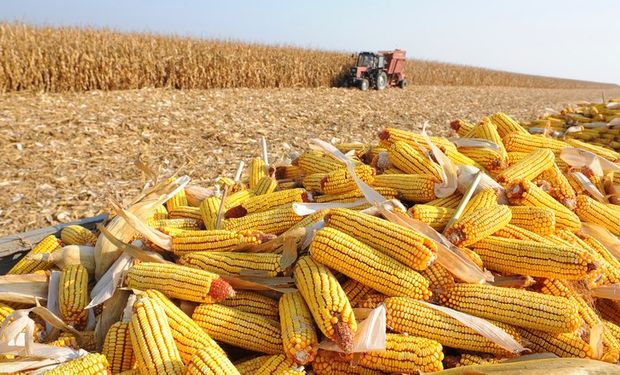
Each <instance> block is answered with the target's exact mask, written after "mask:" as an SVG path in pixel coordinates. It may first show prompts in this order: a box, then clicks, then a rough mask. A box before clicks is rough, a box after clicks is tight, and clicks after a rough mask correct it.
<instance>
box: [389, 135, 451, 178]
mask: <svg viewBox="0 0 620 375" xmlns="http://www.w3.org/2000/svg"><path fill="white" fill-rule="evenodd" d="M388 157H389V160H390V162H391V163H392V164H393V165H394V166H395V167H396V168H398V169H400V170H401V171H403V172H405V173H407V174H421V175H426V176H433V177H435V178H436V179H438V180H439V179H441V175H440V172H439V168H440V167H439V165H437V164H435V163H434V162H433V161H432V160H431V159H430V158H429V157H428V156H426V155H424V154H422V153H421V152H419V151H418V150H417V149H416V148H415V147H413V146H410V145H409V144H408V143H405V142H394V143H393V144H392V146H391V147H390V149H389V150H388Z"/></svg>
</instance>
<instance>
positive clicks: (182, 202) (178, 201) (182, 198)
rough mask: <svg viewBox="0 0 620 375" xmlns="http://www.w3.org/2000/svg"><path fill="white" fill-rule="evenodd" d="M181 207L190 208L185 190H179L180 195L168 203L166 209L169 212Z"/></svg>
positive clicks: (176, 195) (177, 194)
mask: <svg viewBox="0 0 620 375" xmlns="http://www.w3.org/2000/svg"><path fill="white" fill-rule="evenodd" d="M180 206H189V203H187V196H186V195H185V189H181V190H179V192H178V193H176V194H175V195H174V196H173V197H172V198H170V199H169V200H168V201H167V202H166V209H167V210H168V212H170V211H172V210H174V209H175V208H177V207H180Z"/></svg>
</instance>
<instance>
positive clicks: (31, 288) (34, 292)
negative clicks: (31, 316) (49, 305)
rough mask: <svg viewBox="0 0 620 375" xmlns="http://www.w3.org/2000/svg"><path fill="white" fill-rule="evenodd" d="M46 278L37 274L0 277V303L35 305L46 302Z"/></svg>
mask: <svg viewBox="0 0 620 375" xmlns="http://www.w3.org/2000/svg"><path fill="white" fill-rule="evenodd" d="M47 291H48V276H46V275H38V274H26V275H4V276H0V301H7V302H17V303H28V304H33V305H34V304H36V301H37V300H39V301H46V300H47Z"/></svg>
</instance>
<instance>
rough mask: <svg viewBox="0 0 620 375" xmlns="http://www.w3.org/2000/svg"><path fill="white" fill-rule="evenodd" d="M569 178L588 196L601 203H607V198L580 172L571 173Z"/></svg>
mask: <svg viewBox="0 0 620 375" xmlns="http://www.w3.org/2000/svg"><path fill="white" fill-rule="evenodd" d="M571 176H573V178H574V179H575V181H577V183H578V184H579V186H581V187H582V188H583V189H584V190H585V191H587V192H588V194H590V196H591V197H592V198H594V199H596V200H597V201H599V202H601V203H608V202H607V197H605V196H604V195H603V193H601V192H600V191H599V190H598V189H597V188H596V186H594V184H593V183H592V181H590V179H589V178H587V177H586V176H585V175H584V174H583V173H581V172H571Z"/></svg>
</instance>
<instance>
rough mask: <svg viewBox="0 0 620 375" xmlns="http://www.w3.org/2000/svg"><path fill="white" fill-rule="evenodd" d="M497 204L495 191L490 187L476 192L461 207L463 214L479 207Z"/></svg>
mask: <svg viewBox="0 0 620 375" xmlns="http://www.w3.org/2000/svg"><path fill="white" fill-rule="evenodd" d="M496 206H497V192H496V191H495V190H494V189H492V188H485V189H482V190H480V191H479V192H478V193H476V194H475V195H474V196H473V197H472V198H471V199H470V201H469V202H467V204H466V205H465V208H464V209H463V214H467V213H470V212H473V211H476V210H478V209H481V208H490V207H496Z"/></svg>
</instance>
